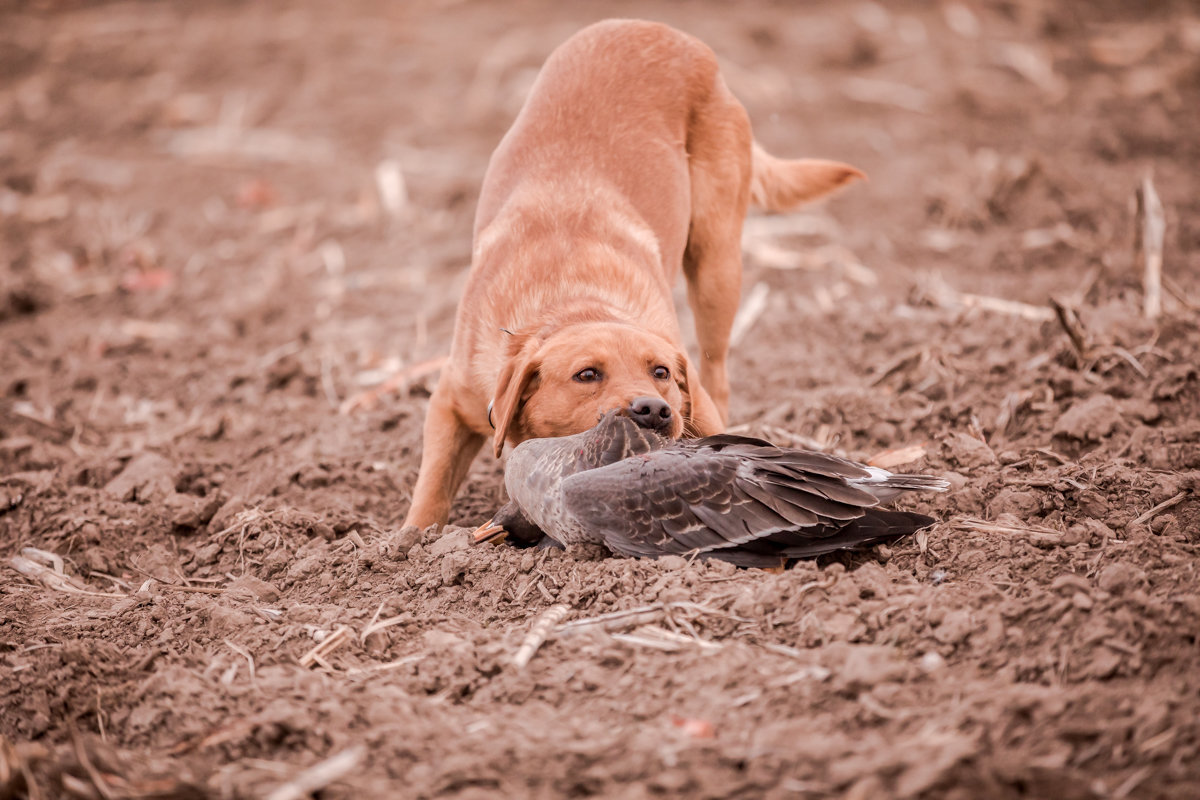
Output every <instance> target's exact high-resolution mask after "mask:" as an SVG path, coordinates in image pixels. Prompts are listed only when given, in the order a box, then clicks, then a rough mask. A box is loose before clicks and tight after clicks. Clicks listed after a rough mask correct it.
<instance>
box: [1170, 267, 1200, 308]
mask: <svg viewBox="0 0 1200 800" xmlns="http://www.w3.org/2000/svg"><path fill="white" fill-rule="evenodd" d="M1162 283H1163V287H1164V288H1165V289H1166V290H1167V291H1168V292H1169V293H1170V294H1171V296H1172V297H1174V298H1175V299H1176V300H1178V301H1179V302H1180V304H1182V305H1183V307H1184V308H1186V309H1187V310H1188V311H1200V305H1198V304H1197V303H1196V302H1195V301H1193V300H1192V298H1190V297H1188V294H1187V292H1185V291H1184V290H1183V287H1182V286H1180V285H1179V284H1178V283H1176V282H1175V279H1174V278H1172V277H1171V276H1169V275H1163V276H1162Z"/></svg>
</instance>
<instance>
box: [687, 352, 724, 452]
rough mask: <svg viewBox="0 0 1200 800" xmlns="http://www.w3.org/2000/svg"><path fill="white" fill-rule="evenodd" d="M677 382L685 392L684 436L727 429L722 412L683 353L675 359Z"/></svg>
mask: <svg viewBox="0 0 1200 800" xmlns="http://www.w3.org/2000/svg"><path fill="white" fill-rule="evenodd" d="M675 384H676V385H677V386H678V387H679V391H680V392H682V393H683V435H684V436H712V435H713V434H716V433H720V432H721V431H723V430H725V423H724V422H723V421H722V420H721V414H720V412H718V411H717V407H716V406H715V405H714V404H713V401H712V398H711V397H709V396H708V392H706V391H704V387H703V386H701V385H700V380H699V379H698V378H696V377H695V375H694V370H692V369H691V364H689V363H688V359H687V356H686V355H684V354H683V353H680V354H679V355H678V356H676V359H675Z"/></svg>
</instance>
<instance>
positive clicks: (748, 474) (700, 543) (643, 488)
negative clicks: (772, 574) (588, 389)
mask: <svg viewBox="0 0 1200 800" xmlns="http://www.w3.org/2000/svg"><path fill="white" fill-rule="evenodd" d="M873 477H875V476H874V475H873V473H872V471H871V470H870V469H868V468H865V467H863V466H861V465H859V464H855V463H853V462H850V461H845V460H843V459H839V458H836V457H833V456H828V455H825V454H823V453H814V452H811V451H805V450H788V449H784V448H777V447H773V446H771V445H769V444H766V443H765V442H759V441H757V440H744V439H741V437H728V436H721V437H709V438H708V439H700V440H694V441H691V442H681V443H677V444H675V445H674V446H670V447H665V448H662V449H658V450H655V451H652V452H648V453H644V454H642V455H639V456H635V457H633V458H627V459H623V460H621V461H618V462H615V463H612V464H609V465H607V466H603V467H599V468H596V469H590V470H586V471H583V472H578V473H575V474H573V475H569V476H567V477H566V478H565V479H564V480H563V483H562V493H563V499H564V502H565V507H566V509H567V511H568V512H569V513H570V514H571V515H572V516H573V517H574V518H575V519H576V520H577V521H578V522H579V523H580V524H581V525H583V526H584V527H586V528H587V529H588V530H589V532H590V533H591V534H592V535H593V536H594V537H595V538H596V539H597V540H601V541H604V542H605V543H606V544H607V545H608V547H609V548H610V549H612V550H613V551H615V552H618V553H622V554H624V555H630V556H650V557H653V556H660V555H666V554H680V555H690V554H695V555H699V556H703V557H713V558H722V559H725V560H729V561H732V562H734V563H744V564H746V565H747V566H758V565H770V564H778V563H779V561H780V559H781V558H800V557H805V556H810V555H818V554H820V553H824V552H830V551H832V550H838V549H844V548H848V547H854V546H858V545H861V544H865V543H869V542H874V541H880V540H883V539H888V538H894V537H896V536H901V535H904V534H906V533H911V532H912V531H914V530H916V529H917V528H919V527H923V526H924V525H927V524H929V523H930V522H932V520H930V519H929V518H928V517H921V516H920V515H907V516H903V515H902V516H899V517H897V516H892V515H893V514H898V513H899V512H876V513H872V514H869V513H868V512H869V511H875V509H874V506H876V505H877V504H878V503H879V502H880V501H879V498H878V497H877V496H876V492H874V491H871V490H869V489H868V488H867V487H864V486H861V485H857V484H858V483H862V482H863V481H868V480H870V479H872V478H873ZM905 477H911V476H905ZM871 488H878V487H871Z"/></svg>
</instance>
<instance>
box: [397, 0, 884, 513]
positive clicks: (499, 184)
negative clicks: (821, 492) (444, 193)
mask: <svg viewBox="0 0 1200 800" xmlns="http://www.w3.org/2000/svg"><path fill="white" fill-rule="evenodd" d="M860 177H863V175H862V173H861V172H859V171H858V170H857V169H855V168H854V167H851V166H849V165H847V164H841V163H837V162H833V161H818V160H795V161H792V160H782V159H778V158H774V157H772V156H771V155H769V154H767V153H766V152H765V151H764V150H763V149H762V148H761V147H759V146H758V145H757V144H756V143H755V142H754V137H753V134H752V133H751V131H750V122H749V120H748V118H747V116H746V112H745V110H744V109H743V108H742V106H741V104H740V103H739V102H738V101H737V99H736V98H734V96H733V95H732V94H731V93H730V91H729V89H728V87H726V85H725V81H724V80H723V79H722V77H721V74H720V72H719V70H718V67H717V59H716V57H715V56H714V55H713V52H712V50H710V49H709V48H708V47H707V46H706V45H704V44H703V43H702V42H700V41H698V40H697V39H694V38H693V37H691V36H688V35H687V34H684V33H681V32H680V31H677V30H674V29H673V28H670V27H668V26H666V25H661V24H658V23H653V22H640V21H633V20H610V21H606V22H601V23H598V24H595V25H592V26H590V27H588V28H585V29H584V30H582V31H580V32H579V33H577V34H576V35H574V36H573V37H571V38H570V39H569V40H567V41H566V42H565V43H564V44H563V45H561V46H560V47H559V48H558V49H557V50H555V51H554V53H552V54H551V56H550V58H549V59H548V60H547V61H546V64H545V67H544V68H543V69H542V71H541V74H540V75H539V77H538V79H537V81H536V82H535V84H534V86H533V89H532V91H531V93H530V96H529V98H528V100H527V101H526V103H525V106H524V108H523V109H522V110H521V113H520V115H519V116H518V117H517V119H516V121H515V122H514V123H513V126H512V128H511V130H509V132H508V134H507V135H506V136H505V137H504V139H503V141H501V142H500V146H499V147H498V148H496V152H495V153H494V154H493V156H492V159H491V162H490V164H489V166H488V170H487V174H486V176H485V177H484V182H483V189H482V192H481V195H480V198H479V208H478V211H477V213H476V218H475V243H474V252H473V257H472V265H471V273H470V277H469V280H468V283H467V287H466V290H465V293H464V295H463V298H462V303H461V304H460V306H459V309H458V317H457V321H456V327H455V333H454V343H453V345H452V347H451V352H450V359H449V362H448V364H447V366H446V367H445V369H444V371H443V372H442V375H441V378H440V380H439V382H438V385H437V388H436V390H435V391H434V393H433V397H432V399H431V400H430V403H429V411H428V416H427V418H426V420H425V442H424V452H423V454H422V459H421V469H420V473H419V475H418V477H417V483H416V487H415V489H414V490H413V500H412V506H411V508H410V510H409V513H408V518H407V519H406V521H405V522H406V524H408V525H417V526H420V527H425V526H428V525H431V524H433V523H445V522H446V519H447V516H448V515H449V512H450V504H451V501H452V500H453V498H454V495H455V493H456V492H457V491H458V487H459V485H460V484H461V483H462V481H463V478H464V477H465V476H466V473H467V469H468V467H469V466H470V464H471V461H472V460H473V459H474V457H475V455H476V453H477V452H478V451H479V448H480V447H481V446H482V445H483V443H484V442H485V441H486V440H487V439H488V438H489V437H490V438H491V439H492V442H493V448H494V451H495V453H496V455H497V456H499V455H500V452H501V451H502V449H503V447H504V443H505V442H509V443H513V444H515V443H517V442H521V441H523V440H525V439H530V438H535V437H547V436H565V435H568V434H573V433H578V432H580V431H583V430H586V429H588V428H591V427H592V426H594V425H595V424H596V421H597V419H599V417H600V415H602V414H603V413H604V412H606V411H608V410H610V409H613V408H619V407H628V408H629V410H630V412H631V413H632V414H633V416H634V417H635V418H636V419H637V420H638V421H639V422H640V423H641V424H643V425H645V426H647V427H651V428H654V429H656V430H658V431H660V432H664V433H666V434H668V435H670V436H679V435H681V434H682V433H684V432H687V433H689V434H694V435H700V436H704V435H709V434H714V433H720V432H721V431H722V430H723V429H724V426H725V421H726V418H727V416H726V415H727V414H728V407H729V379H728V377H727V375H726V367H725V362H726V356H727V354H728V350H729V332H730V328H731V327H732V325H733V318H734V314H735V313H736V311H737V308H738V301H739V293H740V290H741V279H742V261H741V249H740V247H741V233H742V222H743V220H744V218H745V216H746V208H747V206H748V205H749V204H751V203H753V204H755V205H756V206H759V207H762V208H764V209H769V210H772V211H783V210H787V209H791V208H794V207H796V206H798V205H800V204H802V203H805V202H807V201H810V200H813V199H816V198H818V197H821V196H823V195H825V194H828V193H829V192H831V191H833V190H835V189H837V188H838V187H840V186H843V185H845V184H846V183H848V182H850V181H852V180H854V179H855V178H860ZM681 268H682V270H683V274H684V276H685V277H686V279H687V287H688V302H689V304H690V305H691V307H692V311H693V312H694V317H695V321H696V337H697V339H698V341H699V345H700V362H699V370H697V369H696V368H695V366H694V365H693V364H692V363H690V362H689V360H688V357H687V355H686V353H685V352H684V347H683V343H682V337H681V335H680V328H679V322H678V318H677V316H676V313H675V308H674V304H673V302H672V299H671V287H672V284H673V283H674V281H675V280H676V278H677V276H678V273H679V271H680V269H681Z"/></svg>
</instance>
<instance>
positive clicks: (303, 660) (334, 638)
mask: <svg viewBox="0 0 1200 800" xmlns="http://www.w3.org/2000/svg"><path fill="white" fill-rule="evenodd" d="M350 633H351V631H350V629H349V628H348V627H346V626H345V625H342V626H340V627H339V628H338V629H337V630H336V631H334V632H333V633H331V634H329V636H327V637H325V640H324V641H322V642H321V643H319V644H318V645H317V646H316V647H314V648H313V649H311V650H309V651H308V652H307V653H305V654H304V655H302V656H300V666H302V667H311V666H312V665H313V664H320V665H321V666H323V667H326V668H328V662H327V661H325V656H327V655H329V654H330V653H332V652H333V651H334V650H336V649H338V648H339V647H341V646H342V645H343V644H345V643H346V640H347V639H349V638H350Z"/></svg>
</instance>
